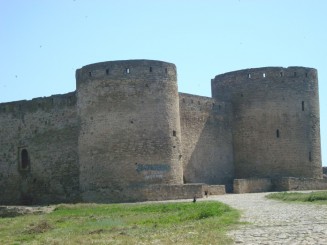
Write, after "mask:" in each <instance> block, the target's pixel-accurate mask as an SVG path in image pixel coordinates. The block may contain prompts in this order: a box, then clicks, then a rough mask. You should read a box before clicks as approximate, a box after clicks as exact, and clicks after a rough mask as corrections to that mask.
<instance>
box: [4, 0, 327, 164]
mask: <svg viewBox="0 0 327 245" xmlns="http://www.w3.org/2000/svg"><path fill="white" fill-rule="evenodd" d="M0 11H1V15H0V36H1V39H0V40H1V41H0V42H1V45H0V54H1V56H0V66H1V75H0V102H8V101H15V100H23V99H31V98H34V97H42V96H50V95H52V94H62V93H67V92H71V91H74V90H75V70H76V69H77V68H80V67H82V66H84V65H87V64H90V63H95V62H100V61H109V60H122V59H155V60H163V61H168V62H172V63H174V64H176V66H177V70H178V80H179V91H180V92H186V93H192V94H198V95H203V96H210V95H211V91H210V79H211V78H213V77H214V76H215V75H217V74H220V73H224V72H229V71H233V70H238V69H245V68H251V67H263V66H284V67H287V66H307V67H314V68H316V69H318V73H319V82H320V83H319V86H320V111H321V139H322V154H323V165H326V166H327V129H326V126H327V84H326V80H327V69H326V58H327V45H326V44H327V31H326V30H327V1H326V0H321V1H319V0H306V1H304V0H302V1H301V0H266V1H263V0H225V1H222V0H221V1H219V0H206V1H205V0H197V1H195V0H155V1H154V0H152V1H151V0H137V1H136V0H133V1H132V0H124V1H105V0H47V1H44V0H38V1H37V0H0Z"/></svg>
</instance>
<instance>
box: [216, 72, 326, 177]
mask: <svg viewBox="0 0 327 245" xmlns="http://www.w3.org/2000/svg"><path fill="white" fill-rule="evenodd" d="M212 94H213V97H214V98H216V99H219V100H225V101H229V102H231V103H232V106H233V125H232V130H233V148H234V149H233V151H234V161H235V177H236V178H253V177H258V178H265V177H267V178H278V177H306V178H322V173H321V172H322V171H321V152H320V131H319V130H320V127H319V97H318V78H317V71H316V70H315V69H312V68H304V67H288V68H282V67H264V68H256V69H247V70H240V71H235V72H229V73H225V74H222V75H218V76H216V77H215V78H214V79H213V80H212Z"/></svg>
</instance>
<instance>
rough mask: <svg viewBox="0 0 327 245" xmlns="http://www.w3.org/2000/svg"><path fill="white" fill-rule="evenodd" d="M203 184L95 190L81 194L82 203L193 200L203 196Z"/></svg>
mask: <svg viewBox="0 0 327 245" xmlns="http://www.w3.org/2000/svg"><path fill="white" fill-rule="evenodd" d="M205 186H206V185H205V184H185V185H165V184H164V185H159V184H158V185H144V186H128V187H125V188H121V189H119V190H118V189H117V190H113V189H97V190H95V191H85V192H82V201H83V202H95V203H117V202H140V201H162V200H173V199H193V198H194V197H196V198H202V197H203V196H204V187H205Z"/></svg>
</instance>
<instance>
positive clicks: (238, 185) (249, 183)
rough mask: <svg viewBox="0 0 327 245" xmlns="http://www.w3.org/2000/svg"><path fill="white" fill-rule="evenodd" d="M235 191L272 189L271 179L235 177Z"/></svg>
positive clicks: (247, 191)
mask: <svg viewBox="0 0 327 245" xmlns="http://www.w3.org/2000/svg"><path fill="white" fill-rule="evenodd" d="M233 188H234V193H237V194H240V193H255V192H266V191H271V190H272V182H271V179H234V185H233Z"/></svg>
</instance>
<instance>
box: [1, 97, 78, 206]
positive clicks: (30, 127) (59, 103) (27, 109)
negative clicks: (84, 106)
mask: <svg viewBox="0 0 327 245" xmlns="http://www.w3.org/2000/svg"><path fill="white" fill-rule="evenodd" d="M75 106H76V97H75V93H69V94H65V95H55V96H51V97H47V98H36V99H33V100H31V101H17V102H11V103H2V104H0V125H1V127H0V186H1V188H0V203H1V204H36V203H37V204H47V203H55V202H67V201H70V202H71V201H75V200H77V199H78V156H77V136H78V127H77V115H76V107H75ZM23 152H24V153H23Z"/></svg>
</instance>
